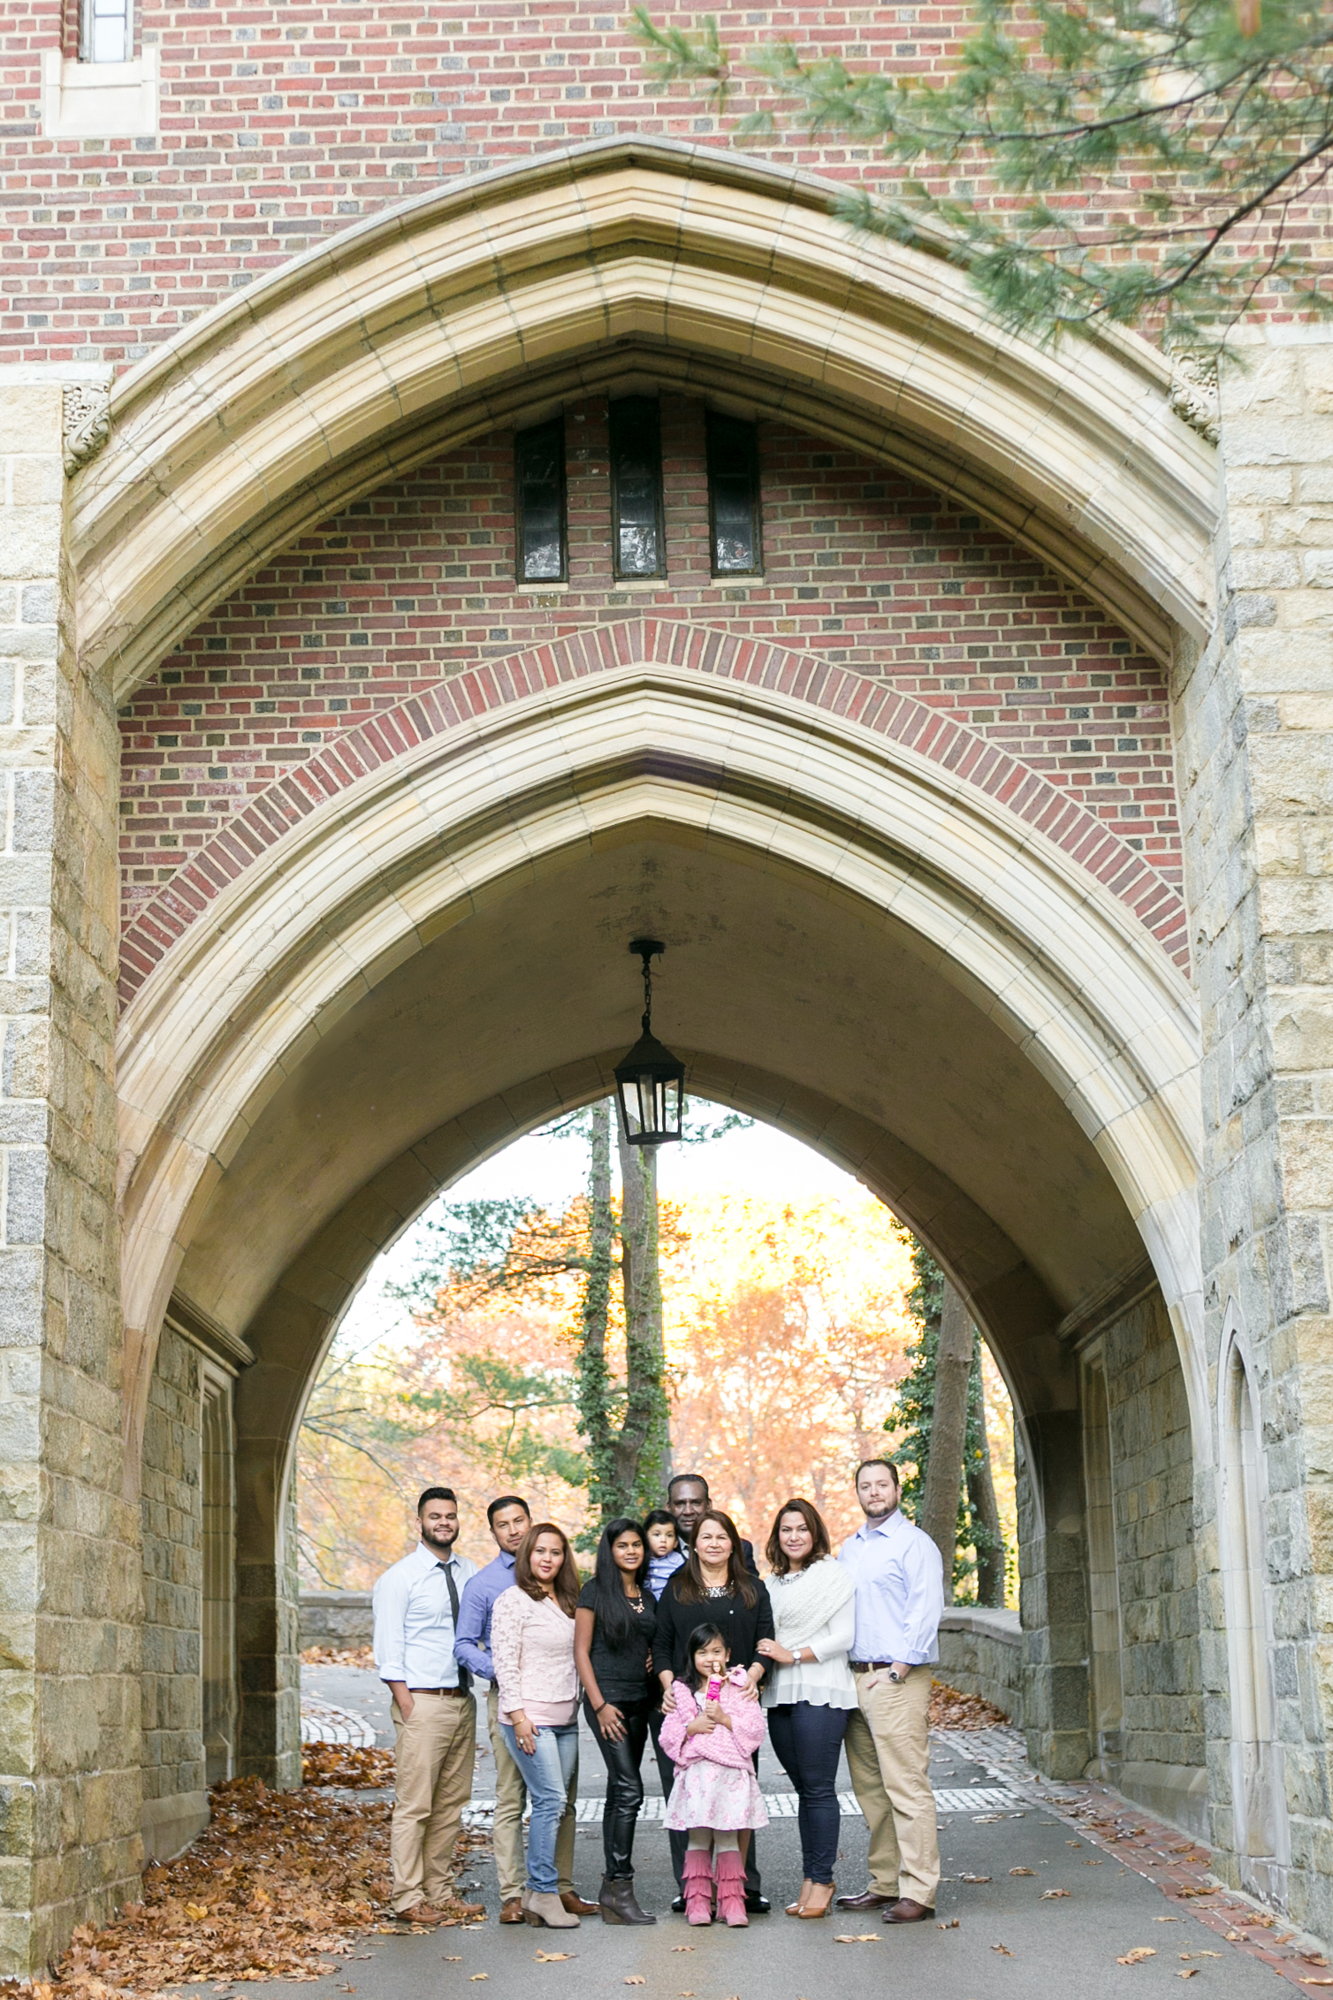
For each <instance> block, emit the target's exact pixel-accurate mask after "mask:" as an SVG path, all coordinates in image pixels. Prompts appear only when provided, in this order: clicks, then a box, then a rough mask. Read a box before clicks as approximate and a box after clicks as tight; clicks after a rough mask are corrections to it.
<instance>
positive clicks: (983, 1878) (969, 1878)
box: [705, 1690, 990, 1882]
mask: <svg viewBox="0 0 1333 2000" xmlns="http://www.w3.org/2000/svg"><path fill="white" fill-rule="evenodd" d="M705 1692H706V1690H705ZM958 1880H959V1881H960V1882H989V1881H990V1876H989V1875H960V1876H959V1877H958Z"/></svg>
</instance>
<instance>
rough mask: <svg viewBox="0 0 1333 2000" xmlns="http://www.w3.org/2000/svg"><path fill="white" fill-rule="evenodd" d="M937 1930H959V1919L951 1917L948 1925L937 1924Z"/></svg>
mask: <svg viewBox="0 0 1333 2000" xmlns="http://www.w3.org/2000/svg"><path fill="white" fill-rule="evenodd" d="M935 1928H936V1930H937V1931H956V1930H957V1929H958V1919H957V1917H950V1919H949V1921H948V1923H947V1924H936V1926H935Z"/></svg>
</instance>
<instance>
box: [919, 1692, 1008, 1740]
mask: <svg viewBox="0 0 1333 2000" xmlns="http://www.w3.org/2000/svg"><path fill="white" fill-rule="evenodd" d="M1008 1720H1009V1718H1008V1716H1007V1715H1006V1714H1005V1713H1004V1711H1003V1710H1002V1709H999V1708H995V1707H993V1706H992V1704H991V1703H990V1702H988V1701H983V1700H982V1699H981V1696H980V1695H979V1694H964V1693H963V1692H962V1690H961V1689H959V1688H951V1687H949V1686H948V1685H947V1684H946V1683H945V1682H944V1681H932V1682H931V1684H930V1726H931V1728H932V1729H994V1728H996V1727H997V1725H998V1724H1000V1723H1002V1722H1007V1721H1008Z"/></svg>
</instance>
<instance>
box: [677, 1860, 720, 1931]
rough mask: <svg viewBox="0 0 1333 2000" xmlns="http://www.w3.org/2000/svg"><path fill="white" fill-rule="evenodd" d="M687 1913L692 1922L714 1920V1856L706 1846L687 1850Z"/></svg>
mask: <svg viewBox="0 0 1333 2000" xmlns="http://www.w3.org/2000/svg"><path fill="white" fill-rule="evenodd" d="M683 1886H684V1889H685V1915H686V1916H687V1917H688V1919H689V1921H690V1922H691V1923H692V1924H711V1923H712V1921H713V1857H712V1855H711V1854H710V1853H709V1851H708V1849H707V1848H706V1847H687V1848H686V1850H685V1881H684V1885H683Z"/></svg>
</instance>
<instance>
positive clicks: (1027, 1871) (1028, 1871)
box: [1009, 1868, 1037, 1875]
mask: <svg viewBox="0 0 1333 2000" xmlns="http://www.w3.org/2000/svg"><path fill="white" fill-rule="evenodd" d="M1036 1872H1037V1871H1036V1869H1035V1868H1011V1869H1010V1870H1009V1873H1010V1874H1011V1875H1035V1874H1036Z"/></svg>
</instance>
